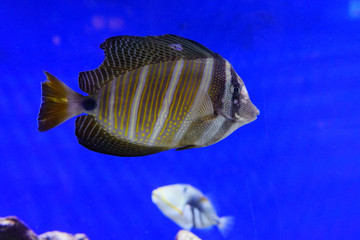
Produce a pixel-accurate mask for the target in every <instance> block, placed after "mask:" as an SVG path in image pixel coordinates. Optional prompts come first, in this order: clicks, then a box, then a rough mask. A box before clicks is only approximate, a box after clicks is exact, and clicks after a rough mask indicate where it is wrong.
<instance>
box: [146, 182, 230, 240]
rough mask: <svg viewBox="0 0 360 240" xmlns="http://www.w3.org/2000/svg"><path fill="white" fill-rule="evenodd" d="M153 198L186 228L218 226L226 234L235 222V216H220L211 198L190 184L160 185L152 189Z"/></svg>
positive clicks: (166, 213) (164, 210)
mask: <svg viewBox="0 0 360 240" xmlns="http://www.w3.org/2000/svg"><path fill="white" fill-rule="evenodd" d="M151 200H152V202H153V203H154V204H155V205H156V206H157V207H158V208H159V209H160V211H161V212H162V213H163V214H164V215H165V216H166V217H168V218H170V219H171V220H173V221H174V222H175V223H176V224H177V225H179V226H180V227H181V228H184V229H186V230H190V229H192V228H199V229H203V228H209V227H211V226H217V227H218V228H219V230H220V232H221V233H222V234H223V235H224V236H226V235H227V234H228V233H229V231H230V230H231V227H232V225H233V222H234V218H233V217H230V216H228V217H219V216H218V215H217V214H216V211H215V209H214V207H213V205H212V204H211V202H210V201H209V199H208V198H207V197H206V196H205V195H204V194H203V193H202V192H201V191H200V190H199V189H197V188H195V187H193V186H191V185H190V184H172V185H167V186H163V187H159V188H157V189H155V190H153V191H152V193H151Z"/></svg>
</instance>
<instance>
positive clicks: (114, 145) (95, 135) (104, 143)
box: [75, 115, 168, 157]
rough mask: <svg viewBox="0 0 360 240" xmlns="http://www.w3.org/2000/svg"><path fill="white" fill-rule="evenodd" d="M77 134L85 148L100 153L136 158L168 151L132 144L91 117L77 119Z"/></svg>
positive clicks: (161, 148) (85, 116)
mask: <svg viewBox="0 0 360 240" xmlns="http://www.w3.org/2000/svg"><path fill="white" fill-rule="evenodd" d="M75 126H76V129H75V134H76V137H77V138H78V141H79V143H80V144H81V145H83V146H84V147H86V148H88V149H90V150H92V151H95V152H99V153H104V154H109V155H115V156H121V157H135V156H145V155H149V154H154V153H158V152H161V151H165V150H168V148H164V147H149V146H144V145H141V144H136V143H131V142H128V141H126V140H123V139H121V138H119V137H116V136H114V135H112V134H110V133H108V132H107V131H106V130H105V129H104V128H103V127H102V126H101V125H100V124H99V123H98V122H97V121H96V119H95V117H93V116H91V115H83V116H80V117H78V118H76V122H75Z"/></svg>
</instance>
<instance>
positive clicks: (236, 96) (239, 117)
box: [219, 74, 260, 126]
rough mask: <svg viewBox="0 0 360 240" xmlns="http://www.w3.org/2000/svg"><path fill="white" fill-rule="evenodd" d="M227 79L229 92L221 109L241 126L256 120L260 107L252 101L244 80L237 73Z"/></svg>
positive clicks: (224, 114)
mask: <svg viewBox="0 0 360 240" xmlns="http://www.w3.org/2000/svg"><path fill="white" fill-rule="evenodd" d="M233 78H236V79H231V81H227V83H226V84H227V85H228V86H227V87H226V89H227V90H228V93H226V94H225V95H224V98H225V99H224V98H223V99H222V102H223V108H222V109H221V110H220V111H219V112H220V114H221V115H223V116H224V117H226V118H228V119H231V120H233V121H235V122H237V123H238V124H239V125H240V126H242V125H245V124H247V123H249V122H252V121H254V120H255V119H256V118H257V116H258V115H259V113H260V111H259V109H258V108H257V107H256V106H255V105H254V104H253V103H252V102H251V100H250V97H249V93H248V91H247V89H246V87H245V84H244V81H243V80H242V79H241V77H240V76H239V75H238V74H235V76H233Z"/></svg>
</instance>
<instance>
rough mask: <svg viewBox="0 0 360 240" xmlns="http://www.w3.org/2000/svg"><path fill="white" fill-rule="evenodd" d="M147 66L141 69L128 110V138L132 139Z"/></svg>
mask: <svg viewBox="0 0 360 240" xmlns="http://www.w3.org/2000/svg"><path fill="white" fill-rule="evenodd" d="M148 70H149V66H145V67H143V69H142V70H141V72H140V78H139V82H138V85H137V88H136V92H135V95H134V98H133V101H132V104H131V109H130V114H131V115H130V124H129V138H130V139H133V137H134V135H135V124H136V120H137V116H138V110H139V104H140V97H141V94H142V92H143V90H144V86H145V83H146V77H147V75H148Z"/></svg>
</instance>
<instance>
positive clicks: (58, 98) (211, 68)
mask: <svg viewBox="0 0 360 240" xmlns="http://www.w3.org/2000/svg"><path fill="white" fill-rule="evenodd" d="M100 47H101V48H102V49H104V50H105V60H104V62H103V63H102V64H101V65H100V66H99V67H98V68H97V69H95V70H92V71H87V72H81V73H80V74H79V85H80V88H81V89H82V90H83V91H84V92H86V93H88V96H82V95H81V94H78V93H76V92H74V91H72V90H71V89H70V88H68V87H67V86H66V85H65V84H63V83H62V82H61V81H59V80H57V79H56V78H55V77H54V76H52V75H51V74H49V73H46V75H47V79H48V81H46V82H44V83H43V84H42V87H43V91H42V92H43V102H42V106H41V108H40V113H39V118H38V122H39V130H40V131H46V130H48V129H50V128H52V127H55V126H56V125H58V124H60V123H61V122H63V121H66V120H67V119H69V118H71V117H73V116H76V115H79V114H81V113H85V114H87V115H82V116H79V117H78V118H77V120H76V130H75V133H76V136H77V138H78V141H79V142H80V143H81V144H82V145H84V146H85V147H87V148H89V149H91V150H94V151H97V152H101V153H106V154H111V155H117V156H141V155H148V154H152V153H156V152H160V151H164V150H168V149H173V148H176V149H178V150H183V149H189V148H196V147H204V146H208V145H211V144H214V143H216V142H218V141H220V140H222V139H224V138H225V137H227V136H228V135H229V134H231V133H232V132H233V131H235V130H236V129H237V128H239V127H240V126H242V125H244V124H247V123H249V122H251V121H253V120H255V119H256V116H257V115H258V114H259V111H258V109H257V108H256V107H255V106H254V105H253V104H252V102H251V101H250V98H249V95H248V93H247V90H246V87H245V84H244V82H243V81H242V79H241V78H240V77H239V76H238V74H236V72H235V70H234V69H233V67H232V66H231V64H230V63H229V62H228V61H227V60H226V59H224V58H223V57H221V56H220V55H219V54H217V53H214V52H212V51H211V50H209V49H207V48H206V47H204V46H202V45H201V44H199V43H196V42H194V41H192V40H188V39H185V38H182V37H179V36H175V35H163V36H148V37H132V36H120V37H113V38H109V39H107V40H106V41H105V42H104V43H103V44H102V45H101V46H100ZM61 88H63V89H62V90H61Z"/></svg>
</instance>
